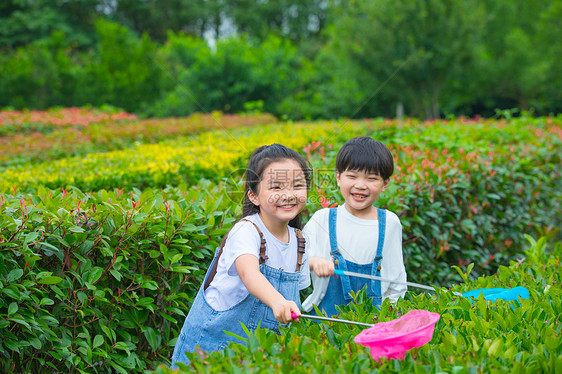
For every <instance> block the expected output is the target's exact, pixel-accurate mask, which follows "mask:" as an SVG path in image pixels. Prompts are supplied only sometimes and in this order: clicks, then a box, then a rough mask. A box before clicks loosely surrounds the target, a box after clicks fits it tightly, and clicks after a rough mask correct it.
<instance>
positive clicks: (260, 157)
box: [242, 143, 312, 229]
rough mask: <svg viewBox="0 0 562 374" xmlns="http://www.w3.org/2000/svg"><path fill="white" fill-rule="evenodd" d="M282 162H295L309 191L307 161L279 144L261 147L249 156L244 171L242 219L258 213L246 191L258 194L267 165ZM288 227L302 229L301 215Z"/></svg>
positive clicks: (309, 178) (257, 208) (309, 176)
mask: <svg viewBox="0 0 562 374" xmlns="http://www.w3.org/2000/svg"><path fill="white" fill-rule="evenodd" d="M282 160H295V161H296V162H297V163H298V164H299V165H300V167H301V169H302V171H303V173H304V176H305V178H306V188H307V190H308V189H310V183H311V179H312V168H311V167H310V165H309V163H308V161H306V159H305V158H304V157H302V156H301V155H300V154H298V153H297V152H295V151H294V150H292V149H291V148H287V147H285V146H284V145H281V144H277V143H274V144H271V145H263V146H261V147H259V148H257V149H256V150H255V151H254V152H253V153H252V156H250V161H249V163H248V169H247V170H246V181H245V183H244V207H243V209H242V218H244V217H247V216H249V215H252V214H254V213H258V212H259V211H260V208H259V206H257V205H255V204H254V203H252V202H251V201H250V198H249V197H248V191H252V192H253V193H255V194H257V193H258V185H259V184H260V182H261V181H262V179H263V172H264V171H265V169H267V167H268V166H269V165H271V164H272V163H274V162H277V161H282ZM289 226H291V227H295V228H298V229H302V222H301V213H299V214H297V216H296V217H295V218H293V219H292V220H291V221H289Z"/></svg>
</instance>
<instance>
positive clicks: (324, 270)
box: [308, 256, 335, 277]
mask: <svg viewBox="0 0 562 374" xmlns="http://www.w3.org/2000/svg"><path fill="white" fill-rule="evenodd" d="M308 263H309V264H310V270H311V271H313V272H314V273H315V274H316V275H318V276H319V277H329V276H330V275H334V268H335V266H334V263H333V262H332V261H330V260H326V259H325V258H322V257H317V256H312V257H310V258H309V259H308Z"/></svg>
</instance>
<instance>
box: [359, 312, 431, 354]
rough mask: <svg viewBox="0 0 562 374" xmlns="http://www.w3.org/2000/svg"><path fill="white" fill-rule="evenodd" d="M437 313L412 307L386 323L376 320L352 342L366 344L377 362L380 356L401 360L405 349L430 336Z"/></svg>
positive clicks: (423, 342)
mask: <svg viewBox="0 0 562 374" xmlns="http://www.w3.org/2000/svg"><path fill="white" fill-rule="evenodd" d="M439 318H440V316H439V314H437V313H432V312H428V311H427V310H411V311H409V312H408V313H406V314H405V315H403V316H402V317H400V318H398V319H395V320H394V321H389V322H379V323H377V324H375V325H374V326H373V327H370V328H368V329H366V330H363V331H362V332H361V333H360V334H359V335H357V336H356V337H355V343H358V344H361V345H363V346H364V347H368V348H369V349H370V351H371V356H373V358H374V359H375V360H376V361H379V358H380V357H388V358H394V359H399V360H402V359H404V357H405V356H406V351H408V350H410V349H412V348H415V347H421V346H422V345H424V344H426V343H428V342H429V341H430V340H431V339H432V337H433V330H434V328H435V323H436V322H437V321H438V320H439Z"/></svg>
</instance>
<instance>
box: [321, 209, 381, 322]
mask: <svg viewBox="0 0 562 374" xmlns="http://www.w3.org/2000/svg"><path fill="white" fill-rule="evenodd" d="M377 210H378V221H379V241H378V244H377V253H376V255H375V260H374V261H373V263H372V264H362V265H361V264H356V263H354V262H351V261H346V260H345V259H344V258H343V256H342V255H341V253H340V251H339V250H338V244H337V237H336V219H337V208H332V209H330V216H329V232H330V248H331V252H330V255H331V256H332V258H333V259H334V263H335V267H336V269H340V270H343V271H351V272H355V273H362V274H370V275H375V276H379V277H380V272H381V261H382V248H383V245H384V234H385V231H386V230H385V228H386V211H385V210H384V209H379V208H377ZM365 285H367V296H368V297H372V298H373V305H374V306H377V307H378V306H380V304H381V300H382V294H381V282H380V281H378V280H374V279H365V278H358V277H348V276H347V275H340V276H339V278H338V277H331V278H330V283H328V289H327V290H326V295H324V298H323V299H322V301H321V302H320V305H318V308H319V309H320V310H324V311H325V313H327V314H328V316H333V315H336V314H338V311H337V310H336V305H346V304H348V303H349V302H350V301H352V298H351V296H350V295H349V292H350V291H351V290H353V291H355V292H357V291H359V290H361V288H363V287H364V286H365Z"/></svg>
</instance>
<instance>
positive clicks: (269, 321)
mask: <svg viewBox="0 0 562 374" xmlns="http://www.w3.org/2000/svg"><path fill="white" fill-rule="evenodd" d="M263 243H265V240H263ZM302 246H303V251H304V244H303V245H302ZM219 249H220V248H217V251H216V253H215V258H214V259H213V262H212V263H211V266H210V267H209V271H208V272H207V275H206V276H205V281H203V284H202V285H201V287H200V288H199V292H198V293H197V296H196V297H195V300H194V301H193V305H192V306H191V309H190V311H189V314H188V315H187V318H186V319H185V322H184V325H183V327H182V330H181V332H180V334H179V337H178V340H177V342H176V346H175V348H174V353H173V355H172V365H171V367H172V368H173V369H174V368H177V366H176V363H177V362H183V363H186V364H189V360H188V359H187V357H186V355H185V352H193V351H194V350H195V347H196V346H199V348H200V349H202V350H204V351H207V352H212V351H218V350H222V349H224V348H225V347H226V346H227V345H228V343H230V342H231V341H238V342H239V343H242V344H244V342H243V341H242V340H239V339H237V338H235V337H233V336H230V335H227V334H226V333H225V332H224V330H226V331H229V332H232V333H234V334H236V335H238V336H242V337H246V333H245V332H244V329H243V328H242V324H244V326H246V327H247V328H248V329H249V330H250V331H254V330H255V329H256V328H257V327H258V325H259V326H260V327H261V328H268V329H271V330H273V331H275V332H279V325H280V323H279V321H277V320H276V319H275V317H274V315H273V312H272V310H271V308H269V307H268V306H267V305H265V304H264V303H263V302H261V301H260V300H259V299H257V298H256V297H254V296H252V295H251V294H249V295H248V296H247V297H246V298H245V299H244V300H243V301H241V302H240V303H239V304H237V305H235V306H234V307H232V308H230V309H227V310H224V311H216V310H214V309H213V308H212V307H211V306H210V305H209V304H208V303H207V301H206V300H205V296H204V292H205V291H204V289H205V285H206V284H207V278H208V277H209V275H210V273H211V271H210V269H213V267H214V263H215V261H218V257H219V253H220V251H219ZM299 261H300V260H299ZM297 268H298V269H299V270H298V271H296V272H294V273H290V272H286V271H283V270H280V269H274V268H272V267H270V266H268V265H265V264H263V263H262V264H260V272H261V273H262V274H263V275H264V276H265V277H266V278H267V280H268V281H269V282H270V283H271V284H272V285H273V287H275V289H276V290H277V291H279V293H281V295H283V297H284V298H285V299H287V300H292V301H294V302H295V303H296V304H297V306H298V307H299V309H300V307H301V303H300V295H299V278H300V265H299V266H297Z"/></svg>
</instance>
